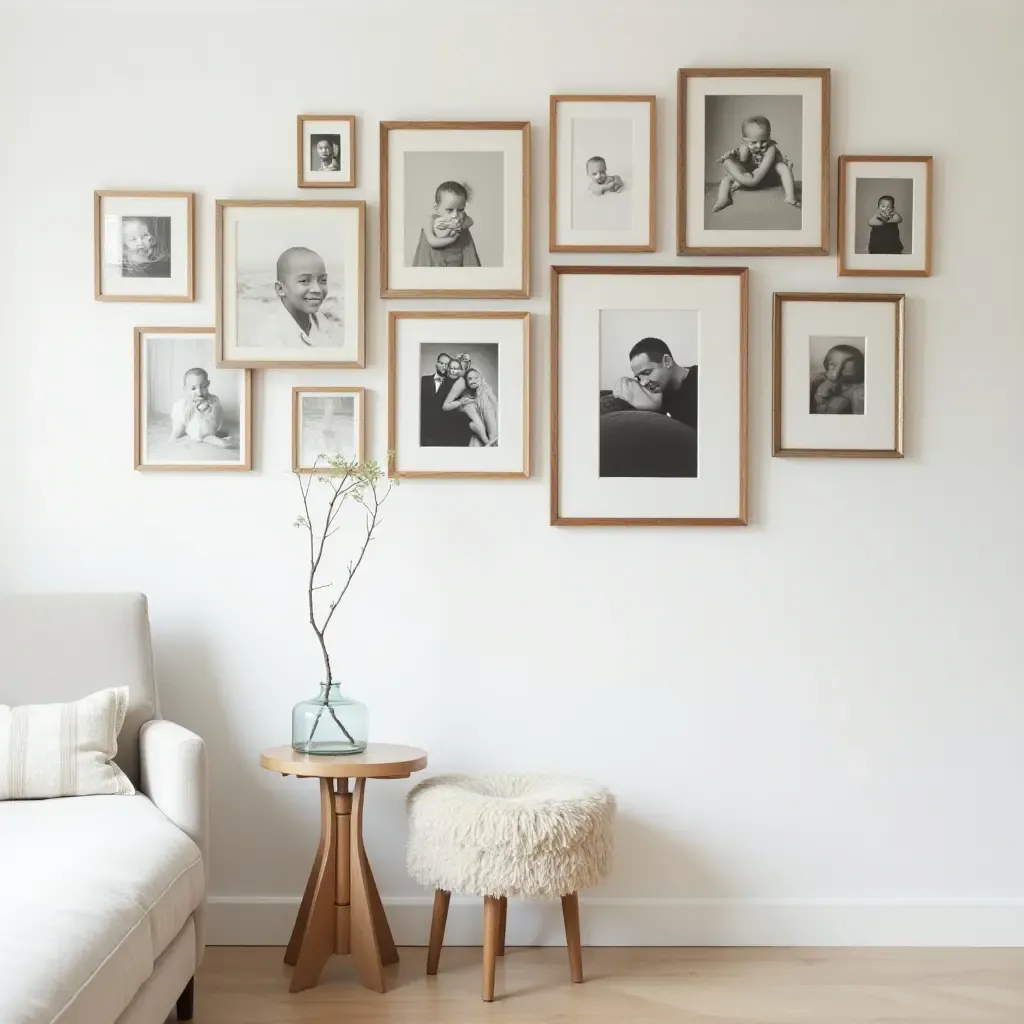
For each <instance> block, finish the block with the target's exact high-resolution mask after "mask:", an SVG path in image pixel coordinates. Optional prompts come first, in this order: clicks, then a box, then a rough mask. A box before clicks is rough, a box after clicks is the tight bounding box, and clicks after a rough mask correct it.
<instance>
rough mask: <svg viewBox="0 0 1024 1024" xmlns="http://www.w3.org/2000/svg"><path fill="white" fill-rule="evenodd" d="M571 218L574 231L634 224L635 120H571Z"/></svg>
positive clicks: (625, 228) (615, 228) (626, 227)
mask: <svg viewBox="0 0 1024 1024" xmlns="http://www.w3.org/2000/svg"><path fill="white" fill-rule="evenodd" d="M572 163H573V167H572V175H573V178H572V220H571V225H572V228H573V230H575V231H629V230H630V229H631V228H632V227H633V219H634V217H633V213H634V211H633V197H632V195H631V191H632V185H633V121H632V119H631V118H628V117H575V118H573V122H572Z"/></svg>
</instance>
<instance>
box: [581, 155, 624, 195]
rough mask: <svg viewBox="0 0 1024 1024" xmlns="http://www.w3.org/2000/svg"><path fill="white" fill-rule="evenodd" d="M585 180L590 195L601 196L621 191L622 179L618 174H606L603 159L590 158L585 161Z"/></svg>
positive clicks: (606, 169) (606, 167)
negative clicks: (586, 179)
mask: <svg viewBox="0 0 1024 1024" xmlns="http://www.w3.org/2000/svg"><path fill="white" fill-rule="evenodd" d="M587 178H588V179H589V180H588V182H587V188H588V189H590V192H591V194H592V195H595V196H603V195H604V194H605V192H621V191H622V178H621V177H620V176H619V175H618V174H609V173H608V164H607V163H606V162H605V159H604V157H601V156H592V157H591V158H590V159H589V160H588V161H587Z"/></svg>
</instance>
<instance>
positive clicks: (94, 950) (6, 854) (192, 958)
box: [0, 594, 208, 1024]
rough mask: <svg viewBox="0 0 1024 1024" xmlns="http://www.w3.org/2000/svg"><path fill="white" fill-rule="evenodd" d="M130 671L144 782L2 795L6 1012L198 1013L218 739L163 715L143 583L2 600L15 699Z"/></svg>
mask: <svg viewBox="0 0 1024 1024" xmlns="http://www.w3.org/2000/svg"><path fill="white" fill-rule="evenodd" d="M124 685H127V686H128V688H129V692H130V703H129V709H128V714H127V717H126V719H125V723H124V727H123V729H122V730H121V734H120V736H119V737H118V753H117V757H116V758H115V760H116V761H117V763H118V765H120V767H121V768H122V770H123V771H124V772H125V774H127V775H128V777H129V778H130V779H131V780H132V782H133V783H134V785H135V787H136V789H137V790H138V794H137V795H136V796H134V797H125V796H87V797H72V798H66V799H56V800H16V801H0V1022H2V1024H163V1022H164V1021H166V1020H167V1018H168V1016H169V1014H170V1013H171V1011H172V1010H174V1008H175V1004H177V1011H178V1017H179V1019H180V1020H190V1019H191V1017H192V999H193V980H192V979H193V977H194V975H195V971H196V968H197V967H198V965H199V962H200V960H201V959H202V955H203V910H204V900H205V896H206V878H205V874H206V868H207V860H206V837H207V828H208V823H207V797H206V751H205V748H204V746H203V741H202V740H201V739H200V738H199V737H198V736H196V735H194V734H193V733H191V732H188V731H187V730H185V729H183V728H181V727H180V726H178V725H174V724H173V723H172V722H168V721H164V720H162V719H161V718H160V717H159V706H158V704H157V693H156V685H155V682H154V679H153V658H152V649H151V645H150V633H149V619H148V615H147V605H146V598H145V597H144V596H143V595H141V594H104V595H98V594H75V595H32V596H18V597H7V598H2V599H0V703H2V704H45V703H50V702H58V701H68V700H76V699H78V698H80V697H84V696H85V695H86V694H89V693H93V692H95V691H96V690H102V689H105V688H107V687H111V686H124Z"/></svg>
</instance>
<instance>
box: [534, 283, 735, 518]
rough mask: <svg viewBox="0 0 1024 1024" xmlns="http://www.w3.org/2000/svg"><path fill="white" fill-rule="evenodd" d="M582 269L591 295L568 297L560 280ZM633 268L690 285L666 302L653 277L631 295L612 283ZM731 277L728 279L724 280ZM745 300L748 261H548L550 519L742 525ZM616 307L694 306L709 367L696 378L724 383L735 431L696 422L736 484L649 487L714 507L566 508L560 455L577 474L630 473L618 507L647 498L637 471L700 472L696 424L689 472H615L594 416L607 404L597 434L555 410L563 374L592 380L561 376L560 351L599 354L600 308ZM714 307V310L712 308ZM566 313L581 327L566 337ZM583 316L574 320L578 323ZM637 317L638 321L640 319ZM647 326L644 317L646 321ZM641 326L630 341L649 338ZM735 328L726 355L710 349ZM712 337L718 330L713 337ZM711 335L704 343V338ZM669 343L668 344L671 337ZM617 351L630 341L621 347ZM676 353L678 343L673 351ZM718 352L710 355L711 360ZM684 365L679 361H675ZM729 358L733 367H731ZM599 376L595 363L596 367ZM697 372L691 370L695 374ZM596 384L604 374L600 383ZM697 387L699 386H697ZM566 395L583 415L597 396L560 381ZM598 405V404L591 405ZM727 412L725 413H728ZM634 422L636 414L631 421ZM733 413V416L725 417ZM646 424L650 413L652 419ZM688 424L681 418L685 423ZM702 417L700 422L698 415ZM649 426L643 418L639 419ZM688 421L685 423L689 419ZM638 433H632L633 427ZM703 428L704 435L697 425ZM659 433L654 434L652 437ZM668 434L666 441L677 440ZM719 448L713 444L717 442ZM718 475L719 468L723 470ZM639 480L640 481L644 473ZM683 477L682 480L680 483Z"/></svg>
mask: <svg viewBox="0 0 1024 1024" xmlns="http://www.w3.org/2000/svg"><path fill="white" fill-rule="evenodd" d="M583 276H588V277H593V278H598V279H600V280H599V281H597V282H595V283H594V284H593V295H592V296H590V297H588V296H587V295H586V294H585V293H584V294H583V295H582V296H576V297H568V296H566V295H565V294H564V292H565V289H564V288H563V285H564V283H565V282H572V281H574V280H577V279H578V278H580V277H583ZM634 278H653V279H655V280H658V281H660V280H661V279H668V280H670V281H672V280H676V279H678V280H680V281H681V282H691V281H695V282H697V285H695V286H694V287H693V288H691V289H690V291H689V292H686V291H684V290H682V289H681V290H680V292H681V293H680V294H679V295H678V296H676V297H675V300H674V301H675V302H676V303H677V304H676V305H675V306H673V305H672V301H673V299H672V297H671V296H668V295H666V294H664V290H663V289H658V288H657V287H649V288H641V289H639V290H638V291H641V292H643V293H644V294H643V295H642V296H641V297H638V299H637V301H636V305H635V306H634V305H633V302H632V300H631V299H629V298H623V297H622V296H621V295H620V294H619V293H620V292H621V290H622V289H620V288H619V287H617V284H616V282H619V281H627V282H628V281H632V280H633V279H634ZM701 284H706V285H707V288H706V294H704V295H701V294H700V293H699V292H700V285H701ZM716 284H720V285H721V287H716ZM730 285H734V286H735V287H730ZM702 300H703V301H704V302H705V305H703V306H702V305H701V301H702ZM748 308H749V271H748V269H747V268H746V267H677V266H671V267H667V266H613V267H608V266H600V265H593V266H553V267H552V268H551V408H550V416H551V421H550V430H551V483H550V486H551V490H550V522H551V525H552V526H745V525H747V521H748V490H749V489H748V464H749V455H748V440H747V433H748V426H747V423H748V412H747V391H748V382H747V359H748ZM608 309H611V310H616V311H618V312H622V313H625V314H627V315H629V314H632V315H634V316H635V315H636V314H637V312H638V311H639V312H640V313H647V312H648V311H650V310H655V311H658V313H659V314H660V315H662V316H663V315H665V314H664V311H665V310H668V311H670V312H671V311H672V310H677V311H686V312H687V313H692V314H693V316H694V320H695V322H696V324H697V327H696V332H695V334H694V342H695V344H696V346H697V349H698V351H699V352H700V355H699V359H698V362H699V363H700V364H701V365H702V366H706V367H707V371H708V372H705V370H701V371H700V379H701V380H705V381H706V380H707V379H709V378H710V380H711V388H712V394H714V393H715V392H714V389H715V388H716V386H717V387H718V389H719V395H720V396H721V389H722V387H725V388H726V389H727V392H728V393H727V394H726V396H725V399H726V401H727V402H729V401H731V403H732V407H733V409H734V413H735V434H734V435H732V437H731V438H730V436H729V432H728V431H724V432H721V437H718V438H716V437H715V428H714V427H713V426H712V427H711V428H705V427H703V426H701V430H707V431H708V433H707V435H706V436H708V437H709V438H710V440H709V441H708V445H709V446H711V447H713V446H714V445H715V443H716V441H717V442H718V443H719V444H720V445H722V444H724V446H725V454H724V459H725V460H727V462H728V463H729V464H731V465H732V466H734V468H735V472H736V474H737V475H736V477H735V478H734V479H735V487H734V490H733V491H731V492H730V490H729V489H730V488H732V486H733V485H731V484H726V485H725V493H724V494H722V493H721V492H720V493H719V494H715V495H710V496H708V498H707V499H705V498H703V496H701V495H699V494H698V495H697V497H696V499H694V498H692V497H690V496H688V495H685V494H683V495H677V496H676V497H674V498H673V497H672V496H666V497H662V496H660V495H656V496H655V497H657V500H658V501H661V500H665V501H666V503H667V504H671V505H672V506H673V507H678V505H679V504H680V503H682V502H686V501H690V502H691V503H692V504H694V505H699V504H700V503H701V501H702V500H703V501H704V503H705V505H706V506H710V505H712V504H714V505H715V506H716V509H717V513H716V514H701V513H700V512H699V511H698V510H697V509H696V508H695V509H694V514H692V515H684V516H678V515H661V514H648V515H644V514H639V515H623V514H601V515H592V514H581V513H570V512H568V511H566V507H565V506H566V504H567V502H565V501H564V500H563V495H562V487H563V464H566V465H568V466H570V468H572V469H573V472H574V473H575V472H577V471H578V472H580V473H581V474H583V475H584V476H586V474H587V473H589V472H590V470H591V469H593V470H594V471H595V472H593V474H592V475H593V476H595V477H602V478H604V477H611V478H616V477H630V476H631V477H633V479H634V480H636V481H637V482H636V483H633V484H631V485H628V486H626V487H624V488H623V489H622V493H620V494H619V495H617V496H615V497H616V500H617V503H618V505H619V506H621V507H631V508H632V507H636V505H638V504H640V503H641V501H643V502H646V501H647V500H648V496H647V495H646V494H645V495H643V496H640V495H639V489H640V488H641V487H642V486H643V485H644V484H646V483H647V480H646V479H644V478H645V477H647V476H648V475H650V476H652V477H665V478H668V479H671V478H687V477H688V478H690V479H698V480H699V473H698V472H697V468H696V467H697V465H698V464H699V461H700V460H702V459H704V458H705V455H700V447H699V444H698V441H697V434H696V429H695V428H694V429H695V433H694V438H695V440H694V442H693V443H694V445H697V448H696V450H695V452H694V457H695V459H697V462H695V464H694V472H655V473H652V474H647V473H621V472H615V471H613V472H609V473H605V472H604V470H603V466H602V460H603V453H602V452H601V447H602V441H603V437H604V435H603V434H602V429H601V422H600V421H601V420H603V419H604V418H605V417H604V413H603V410H602V412H601V413H599V414H597V415H596V416H595V423H594V425H593V426H594V433H595V434H596V436H594V437H592V436H590V435H589V434H588V433H586V431H583V432H582V433H580V431H579V430H578V429H577V428H573V429H572V430H570V429H568V428H567V425H566V423H565V422H563V419H562V409H563V401H562V399H563V394H562V389H563V380H565V381H568V382H569V384H572V381H573V380H574V378H576V377H578V378H579V379H581V380H585V381H586V382H588V383H587V384H586V385H585V386H586V387H589V386H590V383H589V382H592V380H593V378H594V376H595V375H594V374H592V373H590V372H589V371H581V372H578V373H577V374H575V375H573V376H568V375H565V374H563V373H562V370H561V359H562V356H563V352H570V351H572V352H574V353H576V352H578V354H579V356H580V357H582V358H587V357H588V353H590V352H594V351H597V352H598V353H599V355H598V358H599V359H600V358H601V357H602V356H603V343H604V338H603V336H602V334H603V332H602V324H601V317H602V315H603V314H604V313H605V312H606V310H608ZM712 314H713V315H712ZM567 316H570V317H574V318H575V319H574V321H573V323H574V327H573V332H572V334H573V335H576V334H579V335H580V337H579V338H572V337H569V336H568V335H569V332H567V330H566V327H567V322H566V320H565V318H566V317H567ZM705 319H706V320H707V321H708V329H707V333H706V335H704V336H703V337H702V333H703V331H704V326H703V323H702V321H703V320H705ZM712 320H713V321H714V325H713V326H712V325H711V321H712ZM584 321H586V325H585V326H580V325H583V324H584ZM640 322H641V321H640V320H638V321H637V323H638V325H639V324H640ZM595 323H596V324H597V325H598V341H597V344H596V345H594V344H593V339H592V338H591V337H590V335H589V333H588V332H589V331H590V329H591V325H593V324H595ZM644 326H645V327H646V326H647V325H646V324H645V325H644ZM647 333H648V331H647V330H646V329H638V330H637V332H636V334H635V335H632V336H629V340H630V341H632V340H633V338H634V337H635V339H636V340H637V341H640V340H651V339H650V338H645V337H643V335H645V334H647ZM729 337H732V338H733V339H734V341H735V346H734V348H732V349H731V350H729V351H726V352H725V354H724V356H723V355H722V354H721V353H717V354H716V353H714V352H713V351H712V350H711V349H712V348H713V347H714V345H715V344H716V342H717V340H719V339H722V338H729ZM712 338H714V339H715V340H714V341H713V340H712ZM705 345H708V346H709V348H705ZM669 347H670V348H671V346H669ZM624 351H631V350H628V349H624ZM676 354H678V353H676ZM716 359H717V363H716V362H715V360H716ZM680 365H682V364H680ZM730 367H731V369H730ZM624 368H625V369H628V370H629V371H630V373H632V372H633V369H634V368H633V365H632V361H630V363H629V364H628V365H626V366H625V367H624ZM689 369H690V370H691V371H692V370H695V369H697V368H696V367H690V368H689ZM732 373H735V375H736V376H735V378H734V385H733V384H730V383H729V379H730V375H731V374H732ZM596 376H597V377H598V379H600V376H601V371H600V368H599V373H598V374H597V375H596ZM694 379H695V380H696V377H695V378H694ZM601 387H603V384H602V385H601ZM701 387H702V393H701V398H700V403H701V407H703V406H704V404H705V403H706V402H707V400H708V399H707V396H706V395H705V394H704V391H703V387H704V386H703V384H702V385H701ZM695 389H696V386H695ZM565 397H566V398H572V401H571V402H567V403H566V407H567V408H570V409H576V410H579V411H580V412H581V414H582V416H583V417H585V416H587V415H589V413H588V412H587V410H588V409H589V408H591V407H590V404H589V403H590V402H594V401H595V398H596V396H593V395H590V394H589V393H584V394H583V397H582V399H580V398H579V397H578V396H577V397H576V398H573V397H572V394H571V393H570V392H569V391H567V392H566V396H565ZM593 408H594V409H597V404H596V402H595V405H594V406H593ZM618 412H619V414H620V415H626V416H629V415H632V416H644V417H650V416H652V415H653V413H650V412H639V411H637V407H634V409H633V410H632V411H627V410H625V409H624V408H623V409H620V410H618ZM730 415H731V414H730ZM670 418H671V417H668V416H664V417H658V419H659V420H668V419H670ZM636 422H637V423H639V421H636ZM730 422H731V420H730ZM651 423H652V424H653V420H652V421H651ZM683 425H684V426H685V424H683ZM698 425H699V422H698ZM643 429H646V426H645V427H644V428H643ZM663 429H664V428H663V427H662V426H661V424H660V423H659V424H658V430H659V432H661V431H662V430H663ZM687 429H689V428H687ZM572 434H576V435H577V436H576V437H572V436H571V435H572ZM634 436H636V435H634ZM702 436H704V435H702ZM567 439H568V443H569V444H570V445H574V446H575V449H576V453H577V455H578V456H579V457H576V456H575V455H573V453H568V454H567V453H565V452H563V446H564V445H565V444H566V443H567ZM659 440H661V439H659ZM674 443H675V442H674V440H673V444H674ZM719 450H720V449H719ZM707 454H708V456H709V457H712V458H713V457H714V455H713V454H710V452H709V453H707ZM590 461H592V462H593V466H592V467H590V466H589V465H588V466H584V463H585V462H588V463H589V462H590ZM722 479H723V481H724V480H725V479H726V477H724V476H723V477H722ZM640 481H643V483H641V482H640ZM685 486H686V485H685V484H684V488H685Z"/></svg>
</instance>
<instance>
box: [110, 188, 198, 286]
mask: <svg viewBox="0 0 1024 1024" xmlns="http://www.w3.org/2000/svg"><path fill="white" fill-rule="evenodd" d="M93 214H94V220H95V249H94V267H95V273H94V277H95V296H96V299H97V300H98V301H99V302H192V301H193V300H194V299H195V196H194V195H193V193H191V192H133V191H130V190H121V189H118V190H114V191H104V192H95V193H93Z"/></svg>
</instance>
